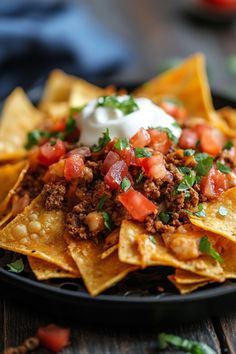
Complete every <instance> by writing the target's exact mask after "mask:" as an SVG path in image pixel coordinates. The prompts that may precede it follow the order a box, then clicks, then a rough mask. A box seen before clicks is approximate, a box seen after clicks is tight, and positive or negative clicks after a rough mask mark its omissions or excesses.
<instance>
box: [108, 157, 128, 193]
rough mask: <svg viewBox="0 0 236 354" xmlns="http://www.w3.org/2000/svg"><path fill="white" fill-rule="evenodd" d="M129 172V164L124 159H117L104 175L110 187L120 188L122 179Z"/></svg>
mask: <svg viewBox="0 0 236 354" xmlns="http://www.w3.org/2000/svg"><path fill="white" fill-rule="evenodd" d="M127 174H128V166H127V165H126V163H125V162H124V161H123V160H120V161H117V162H116V163H114V165H112V166H111V167H110V169H109V171H108V172H107V174H106V176H105V177H104V182H105V183H106V184H107V185H108V186H109V187H110V189H111V190H112V189H118V188H119V187H120V184H121V181H122V179H123V178H124V177H126V176H127Z"/></svg>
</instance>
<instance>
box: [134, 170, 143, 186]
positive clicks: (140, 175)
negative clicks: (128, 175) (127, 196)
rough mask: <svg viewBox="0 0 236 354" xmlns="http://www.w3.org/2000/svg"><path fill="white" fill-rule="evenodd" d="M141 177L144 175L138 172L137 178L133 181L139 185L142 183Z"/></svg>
mask: <svg viewBox="0 0 236 354" xmlns="http://www.w3.org/2000/svg"><path fill="white" fill-rule="evenodd" d="M143 176H144V173H143V172H142V171H140V172H139V174H138V177H137V178H136V180H135V183H136V184H139V183H140V182H141V181H142V179H143Z"/></svg>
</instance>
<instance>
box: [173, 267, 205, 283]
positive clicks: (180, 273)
mask: <svg viewBox="0 0 236 354" xmlns="http://www.w3.org/2000/svg"><path fill="white" fill-rule="evenodd" d="M174 278H175V281H176V282H177V283H178V284H186V285H187V284H198V283H202V282H205V281H208V279H207V278H206V277H203V276H202V275H199V274H195V273H191V272H188V271H187V270H183V269H176V270H175V274H174Z"/></svg>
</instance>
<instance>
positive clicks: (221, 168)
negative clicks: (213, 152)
mask: <svg viewBox="0 0 236 354" xmlns="http://www.w3.org/2000/svg"><path fill="white" fill-rule="evenodd" d="M216 165H217V168H218V170H219V171H220V172H222V173H225V174H228V173H230V172H231V168H229V167H228V166H227V165H225V164H224V163H222V162H220V161H217V162H216Z"/></svg>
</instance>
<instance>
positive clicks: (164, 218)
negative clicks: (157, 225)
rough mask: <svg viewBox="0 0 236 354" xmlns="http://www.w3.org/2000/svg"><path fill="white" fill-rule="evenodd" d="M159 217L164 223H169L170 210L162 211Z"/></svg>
mask: <svg viewBox="0 0 236 354" xmlns="http://www.w3.org/2000/svg"><path fill="white" fill-rule="evenodd" d="M158 217H159V219H160V220H161V221H162V222H163V224H168V222H169V221H170V214H169V213H168V212H165V211H161V212H160V214H159V215H158Z"/></svg>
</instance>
